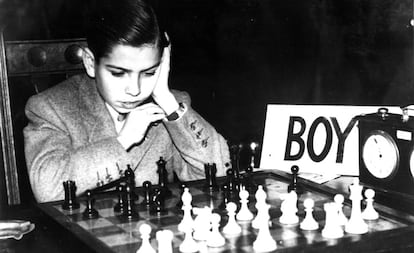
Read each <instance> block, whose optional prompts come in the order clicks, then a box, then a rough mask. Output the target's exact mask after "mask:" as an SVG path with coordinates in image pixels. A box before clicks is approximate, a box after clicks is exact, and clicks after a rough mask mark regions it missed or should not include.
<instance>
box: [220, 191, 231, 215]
mask: <svg viewBox="0 0 414 253" xmlns="http://www.w3.org/2000/svg"><path fill="white" fill-rule="evenodd" d="M229 194H230V193H229V190H228V186H227V185H223V186H222V190H221V197H222V200H221V204H220V205H219V206H218V209H220V210H224V209H226V205H227V203H228V202H229Z"/></svg>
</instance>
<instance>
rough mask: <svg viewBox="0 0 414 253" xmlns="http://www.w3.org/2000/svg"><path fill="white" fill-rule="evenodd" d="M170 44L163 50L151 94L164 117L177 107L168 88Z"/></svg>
mask: <svg viewBox="0 0 414 253" xmlns="http://www.w3.org/2000/svg"><path fill="white" fill-rule="evenodd" d="M170 57H171V44H170V45H169V46H168V47H165V48H164V50H163V54H162V58H161V64H160V66H159V68H158V70H157V74H158V78H157V83H156V85H155V88H154V90H153V92H152V97H153V99H154V101H155V102H156V103H157V104H158V105H159V106H160V107H161V108H162V109H163V110H164V112H165V114H166V115H170V114H171V113H173V112H174V111H176V110H177V109H178V107H179V105H178V102H177V100H176V99H175V97H174V95H173V94H172V93H171V90H170V89H169V87H168V77H169V74H170Z"/></svg>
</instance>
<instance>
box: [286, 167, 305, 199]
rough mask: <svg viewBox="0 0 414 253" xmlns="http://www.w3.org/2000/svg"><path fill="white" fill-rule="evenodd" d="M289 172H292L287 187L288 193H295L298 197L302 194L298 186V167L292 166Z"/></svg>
mask: <svg viewBox="0 0 414 253" xmlns="http://www.w3.org/2000/svg"><path fill="white" fill-rule="evenodd" d="M290 170H291V172H292V178H291V182H290V184H289V186H288V192H290V191H295V192H296V194H297V195H300V194H302V193H303V187H302V186H301V185H299V184H298V174H299V166H297V165H293V166H292V167H291V168H290Z"/></svg>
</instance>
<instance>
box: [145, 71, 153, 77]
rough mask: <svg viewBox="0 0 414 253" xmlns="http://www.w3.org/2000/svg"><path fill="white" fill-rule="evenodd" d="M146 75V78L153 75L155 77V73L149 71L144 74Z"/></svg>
mask: <svg viewBox="0 0 414 253" xmlns="http://www.w3.org/2000/svg"><path fill="white" fill-rule="evenodd" d="M144 75H145V76H148V77H149V76H153V75H155V71H148V72H144Z"/></svg>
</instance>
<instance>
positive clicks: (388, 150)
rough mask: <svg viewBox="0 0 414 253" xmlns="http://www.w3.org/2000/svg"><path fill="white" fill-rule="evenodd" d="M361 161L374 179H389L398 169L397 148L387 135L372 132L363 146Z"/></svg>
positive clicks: (381, 132)
mask: <svg viewBox="0 0 414 253" xmlns="http://www.w3.org/2000/svg"><path fill="white" fill-rule="evenodd" d="M362 159H363V161H364V164H365V167H366V168H367V170H368V171H369V172H370V173H371V174H372V175H373V176H374V177H376V178H379V179H385V178H389V177H391V176H392V175H393V172H395V170H396V169H397V167H398V163H399V152H398V147H397V145H396V144H395V141H394V140H393V139H392V137H391V136H390V135H389V134H388V133H386V132H384V131H379V130H378V131H373V132H371V134H370V135H369V136H368V138H367V139H366V140H365V143H364V144H363V147H362ZM413 162H414V161H413Z"/></svg>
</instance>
